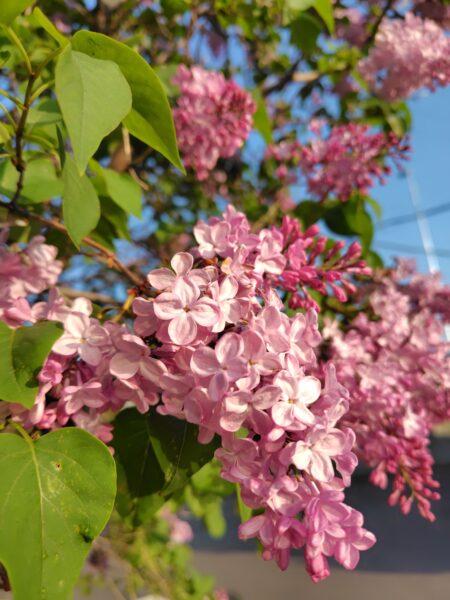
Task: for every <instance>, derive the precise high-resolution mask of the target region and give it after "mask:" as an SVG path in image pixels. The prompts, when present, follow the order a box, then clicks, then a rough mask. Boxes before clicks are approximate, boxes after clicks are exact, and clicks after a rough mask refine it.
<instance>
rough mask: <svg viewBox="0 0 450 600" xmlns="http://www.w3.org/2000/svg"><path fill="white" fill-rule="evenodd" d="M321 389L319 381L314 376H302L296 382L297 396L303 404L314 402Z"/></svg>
mask: <svg viewBox="0 0 450 600" xmlns="http://www.w3.org/2000/svg"><path fill="white" fill-rule="evenodd" d="M321 391H322V387H321V384H320V381H319V380H318V379H317V378H316V377H311V376H308V377H304V378H303V379H301V380H300V381H299V382H298V398H300V399H301V401H302V402H304V403H305V404H312V403H313V402H315V401H316V400H317V399H318V398H319V396H320V393H321Z"/></svg>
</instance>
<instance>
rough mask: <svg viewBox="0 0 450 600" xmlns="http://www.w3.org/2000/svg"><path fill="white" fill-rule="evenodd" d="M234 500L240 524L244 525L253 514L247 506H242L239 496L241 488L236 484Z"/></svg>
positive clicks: (242, 502)
mask: <svg viewBox="0 0 450 600" xmlns="http://www.w3.org/2000/svg"><path fill="white" fill-rule="evenodd" d="M236 499H237V505H238V510H239V517H240V519H241V523H245V521H248V520H249V519H250V518H251V517H252V514H253V512H252V509H251V508H250V507H249V506H247V505H246V504H244V501H243V500H242V496H241V488H240V486H239V484H238V483H236Z"/></svg>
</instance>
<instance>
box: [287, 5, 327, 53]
mask: <svg viewBox="0 0 450 600" xmlns="http://www.w3.org/2000/svg"><path fill="white" fill-rule="evenodd" d="M290 28H291V43H292V44H295V45H296V46H297V48H299V49H300V50H302V52H305V53H306V54H310V53H311V52H313V50H315V49H316V48H317V38H318V37H319V35H320V32H321V31H322V25H321V23H320V22H319V20H318V19H316V18H315V17H313V16H312V15H310V14H309V13H300V14H299V16H298V17H297V18H296V19H294V21H292V23H291V27H290Z"/></svg>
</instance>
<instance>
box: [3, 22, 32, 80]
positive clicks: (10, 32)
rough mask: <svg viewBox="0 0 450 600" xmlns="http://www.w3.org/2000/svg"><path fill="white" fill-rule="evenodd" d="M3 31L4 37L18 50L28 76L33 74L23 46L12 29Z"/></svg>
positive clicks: (7, 28) (8, 28)
mask: <svg viewBox="0 0 450 600" xmlns="http://www.w3.org/2000/svg"><path fill="white" fill-rule="evenodd" d="M4 30H5V33H6V35H7V36H8V37H9V39H10V40H11V42H12V43H13V44H14V45H15V46H16V47H17V49H18V50H19V52H20V54H21V56H22V58H23V61H24V63H25V66H26V68H27V71H28V74H29V75H31V74H32V72H33V67H32V66H31V61H30V57H29V56H28V53H27V51H26V50H25V48H24V45H23V44H22V42H21V41H20V39H19V37H18V36H17V34H16V32H15V31H14V29H13V28H12V27H4Z"/></svg>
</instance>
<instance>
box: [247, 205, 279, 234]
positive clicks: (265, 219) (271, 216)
mask: <svg viewBox="0 0 450 600" xmlns="http://www.w3.org/2000/svg"><path fill="white" fill-rule="evenodd" d="M279 210H280V203H279V201H278V200H275V202H273V203H272V204H271V205H270V206H269V208H268V210H267V211H266V212H265V213H264V214H263V215H262V216H261V217H260V218H259V219H258V220H257V221H255V223H253V225H252V231H259V230H260V229H261V228H262V227H265V226H266V225H271V224H272V223H273V222H274V221H275V219H276V216H277V213H278V211H279Z"/></svg>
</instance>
